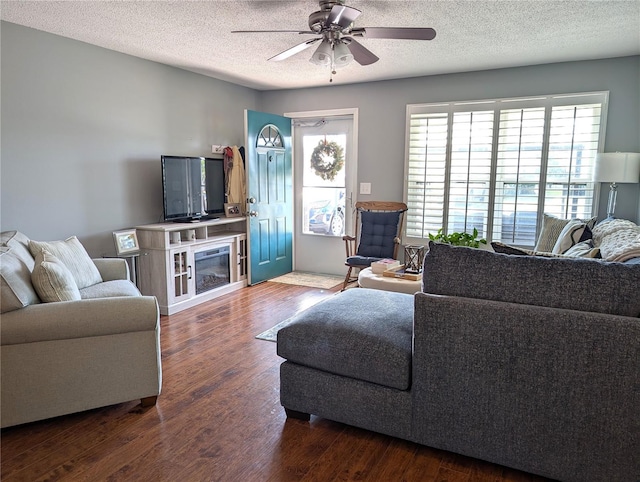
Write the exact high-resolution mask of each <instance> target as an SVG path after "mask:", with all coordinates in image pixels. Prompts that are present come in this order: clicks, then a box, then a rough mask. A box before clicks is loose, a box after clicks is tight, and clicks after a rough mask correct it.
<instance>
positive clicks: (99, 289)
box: [80, 279, 140, 300]
mask: <svg viewBox="0 0 640 482" xmlns="http://www.w3.org/2000/svg"><path fill="white" fill-rule="evenodd" d="M115 296H140V291H138V288H136V285H134V284H133V283H132V282H131V281H129V280H126V279H116V280H111V281H103V282H102V283H96V284H95V285H91V286H87V287H86V288H83V289H81V290H80V297H81V298H82V299H83V300H86V299H91V298H112V297H115Z"/></svg>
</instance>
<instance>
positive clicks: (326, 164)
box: [311, 141, 344, 181]
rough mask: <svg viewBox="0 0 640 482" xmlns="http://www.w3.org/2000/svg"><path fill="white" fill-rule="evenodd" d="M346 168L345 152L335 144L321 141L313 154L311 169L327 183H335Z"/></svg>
mask: <svg viewBox="0 0 640 482" xmlns="http://www.w3.org/2000/svg"><path fill="white" fill-rule="evenodd" d="M343 167H344V150H343V149H342V147H341V146H339V145H338V144H337V143H335V142H327V141H320V142H318V145H317V146H316V148H315V149H314V150H313V152H312V153H311V168H312V169H313V171H314V172H315V173H316V175H317V176H320V177H321V178H322V179H324V180H325V181H333V180H334V179H335V178H336V175H337V174H338V172H340V170H341V169H342V168H343Z"/></svg>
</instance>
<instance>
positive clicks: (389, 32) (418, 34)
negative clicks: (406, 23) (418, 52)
mask: <svg viewBox="0 0 640 482" xmlns="http://www.w3.org/2000/svg"><path fill="white" fill-rule="evenodd" d="M351 35H356V36H358V37H364V38H390V39H402V40H432V39H434V38H435V36H436V31H435V30H434V29H432V28H412V27H363V28H357V29H356V28H354V29H353V30H352V31H351Z"/></svg>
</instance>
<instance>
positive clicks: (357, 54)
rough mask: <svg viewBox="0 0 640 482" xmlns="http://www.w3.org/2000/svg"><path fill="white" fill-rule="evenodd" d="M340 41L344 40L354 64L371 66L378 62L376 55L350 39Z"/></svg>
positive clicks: (345, 38) (344, 38)
mask: <svg viewBox="0 0 640 482" xmlns="http://www.w3.org/2000/svg"><path fill="white" fill-rule="evenodd" d="M342 40H346V42H345V44H347V47H349V51H350V52H351V55H353V58H354V60H355V61H356V62H358V63H359V64H360V65H371V64H373V63H376V62H377V61H378V60H380V59H379V58H378V57H377V56H376V54H374V53H373V52H371V50H369V49H368V48H366V47H365V46H364V45H362V44H361V43H359V42H356V40H355V39H352V38H351V37H343V38H342Z"/></svg>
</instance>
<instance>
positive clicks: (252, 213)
mask: <svg viewBox="0 0 640 482" xmlns="http://www.w3.org/2000/svg"><path fill="white" fill-rule="evenodd" d="M249 216H251V217H252V218H255V217H257V216H258V211H249Z"/></svg>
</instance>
